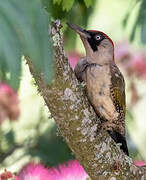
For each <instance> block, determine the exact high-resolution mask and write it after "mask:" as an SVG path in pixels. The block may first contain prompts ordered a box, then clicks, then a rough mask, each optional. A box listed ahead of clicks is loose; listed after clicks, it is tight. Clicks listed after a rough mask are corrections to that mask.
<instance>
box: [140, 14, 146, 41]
mask: <svg viewBox="0 0 146 180" xmlns="http://www.w3.org/2000/svg"><path fill="white" fill-rule="evenodd" d="M141 42H142V43H143V44H146V15H145V17H144V19H143V24H142V27H141Z"/></svg>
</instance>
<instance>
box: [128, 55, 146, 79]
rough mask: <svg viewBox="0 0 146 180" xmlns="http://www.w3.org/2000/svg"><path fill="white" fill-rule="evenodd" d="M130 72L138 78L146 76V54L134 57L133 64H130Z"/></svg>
mask: <svg viewBox="0 0 146 180" xmlns="http://www.w3.org/2000/svg"><path fill="white" fill-rule="evenodd" d="M129 68H130V71H132V72H133V73H135V74H136V75H138V76H145V75H146V55H145V54H142V53H141V54H135V55H134V56H132V60H131V63H130V64H129Z"/></svg>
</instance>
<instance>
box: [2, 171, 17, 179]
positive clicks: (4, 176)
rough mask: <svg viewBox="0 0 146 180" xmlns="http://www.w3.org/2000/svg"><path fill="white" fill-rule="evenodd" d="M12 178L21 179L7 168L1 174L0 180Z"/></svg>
mask: <svg viewBox="0 0 146 180" xmlns="http://www.w3.org/2000/svg"><path fill="white" fill-rule="evenodd" d="M12 178H13V180H20V179H19V178H18V177H17V176H15V175H14V174H13V173H11V172H10V171H7V170H5V172H4V173H2V174H0V180H9V179H12Z"/></svg>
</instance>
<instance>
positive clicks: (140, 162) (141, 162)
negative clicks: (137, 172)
mask: <svg viewBox="0 0 146 180" xmlns="http://www.w3.org/2000/svg"><path fill="white" fill-rule="evenodd" d="M133 163H134V164H135V165H136V166H144V165H146V162H145V161H137V160H133Z"/></svg>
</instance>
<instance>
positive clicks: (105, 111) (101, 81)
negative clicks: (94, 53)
mask: <svg viewBox="0 0 146 180" xmlns="http://www.w3.org/2000/svg"><path fill="white" fill-rule="evenodd" d="M86 84H87V96H88V98H89V101H90V103H91V104H92V106H93V107H94V109H95V111H96V113H98V114H99V115H100V116H101V117H102V118H104V119H107V120H109V121H110V120H111V121H113V119H116V118H117V117H118V113H117V111H116V109H115V106H114V103H113V100H112V99H111V95H110V85H111V72H110V67H109V65H104V66H102V65H98V64H93V65H91V66H89V67H88V69H87V71H86Z"/></svg>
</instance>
